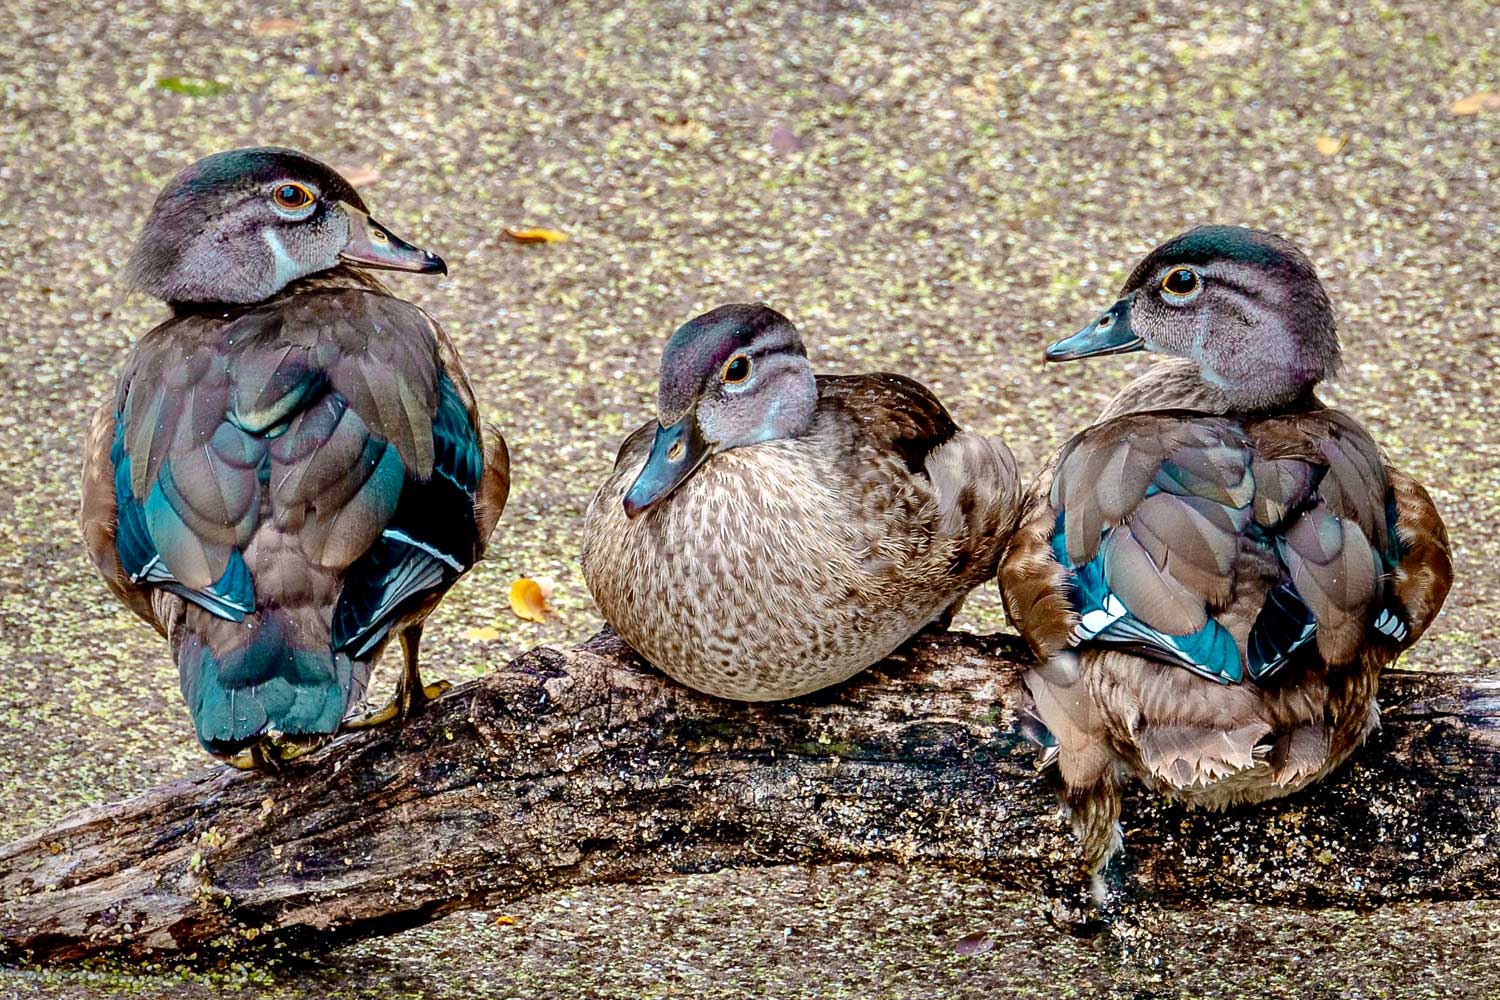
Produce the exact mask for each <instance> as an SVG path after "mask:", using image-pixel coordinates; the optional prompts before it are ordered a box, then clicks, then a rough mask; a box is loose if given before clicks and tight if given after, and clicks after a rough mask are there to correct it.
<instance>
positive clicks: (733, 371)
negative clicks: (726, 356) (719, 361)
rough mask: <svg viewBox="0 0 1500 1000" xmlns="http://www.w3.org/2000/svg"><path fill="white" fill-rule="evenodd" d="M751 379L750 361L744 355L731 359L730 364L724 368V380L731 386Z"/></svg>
mask: <svg viewBox="0 0 1500 1000" xmlns="http://www.w3.org/2000/svg"><path fill="white" fill-rule="evenodd" d="M749 377H750V359H749V358H747V357H745V356H744V355H743V354H740V355H737V356H736V357H734V358H731V359H730V361H729V364H727V365H725V366H724V375H723V379H724V381H725V382H727V383H730V384H731V385H732V384H734V383H735V382H743V381H745V379H747V378H749Z"/></svg>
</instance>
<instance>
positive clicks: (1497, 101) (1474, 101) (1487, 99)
mask: <svg viewBox="0 0 1500 1000" xmlns="http://www.w3.org/2000/svg"><path fill="white" fill-rule="evenodd" d="M1448 110H1449V111H1451V112H1453V113H1454V114H1455V115H1477V114H1479V112H1481V111H1500V94H1497V93H1496V92H1495V91H1493V90H1481V91H1479V92H1478V93H1475V94H1470V95H1469V96H1468V97H1465V98H1461V99H1460V100H1457V101H1454V102H1453V107H1451V108H1449V109H1448Z"/></svg>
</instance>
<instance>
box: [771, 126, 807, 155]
mask: <svg viewBox="0 0 1500 1000" xmlns="http://www.w3.org/2000/svg"><path fill="white" fill-rule="evenodd" d="M771 148H772V149H773V150H775V151H776V152H777V153H779V154H780V155H782V156H786V155H788V154H789V153H795V152H797V151H798V150H800V149H801V148H802V137H801V136H799V135H798V134H797V133H796V132H793V131H792V130H791V128H790V127H789V126H788V125H787V124H786V123H784V122H777V123H776V124H775V125H774V126H773V127H772V128H771Z"/></svg>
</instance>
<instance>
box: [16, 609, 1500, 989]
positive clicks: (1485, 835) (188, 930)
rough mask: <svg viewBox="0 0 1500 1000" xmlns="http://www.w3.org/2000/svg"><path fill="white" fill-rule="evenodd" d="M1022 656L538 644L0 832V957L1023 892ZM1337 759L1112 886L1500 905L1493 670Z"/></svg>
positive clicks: (1029, 768)
mask: <svg viewBox="0 0 1500 1000" xmlns="http://www.w3.org/2000/svg"><path fill="white" fill-rule="evenodd" d="M1025 660H1026V656H1025V653H1024V650H1023V649H1022V648H1021V647H1020V646H1019V644H1018V643H1017V642H1016V641H1015V640H1014V639H1011V638H1009V637H1006V636H985V637H978V636H970V635H965V634H961V633H954V634H948V635H941V636H931V637H924V638H922V639H921V640H919V641H918V642H917V643H916V644H915V646H914V647H913V649H912V653H911V656H910V658H909V662H906V663H897V662H888V663H886V664H883V665H882V666H881V667H879V668H877V669H875V670H873V671H870V672H867V673H866V674H865V675H863V676H862V677H860V678H858V679H856V680H855V681H853V682H851V683H849V684H846V685H842V686H840V687H838V688H837V689H834V690H832V691H829V692H824V693H821V694H819V695H817V696H814V697H811V698H805V699H801V700H799V701H796V702H790V703H782V704H774V705H759V706H757V705H740V704H732V703H727V702H722V701H717V700H714V699H711V698H706V697H702V696H699V695H697V694H695V693H693V692H691V691H688V690H686V689H684V688H681V687H679V686H677V685H675V684H673V683H671V682H670V681H667V680H665V679H664V678H662V677H661V676H659V675H658V674H656V673H655V672H654V671H652V670H651V669H650V668H649V667H647V666H645V665H644V664H642V663H641V662H640V661H639V660H638V659H636V658H635V657H634V656H633V654H631V653H630V651H629V650H628V649H627V648H626V647H625V646H624V645H623V644H621V643H620V642H619V641H618V640H617V639H615V638H613V637H612V636H610V635H608V634H601V635H600V636H598V637H596V638H595V639H593V640H591V641H590V642H589V643H587V644H585V645H584V646H582V647H579V648H577V649H571V650H564V649H555V648H549V647H543V648H540V649H536V650H533V651H531V652H530V653H527V654H526V655H524V656H522V657H520V658H519V659H518V660H516V661H514V662H513V663H511V664H509V665H508V666H506V667H504V668H502V669H499V670H497V671H495V672H494V673H493V674H491V675H489V676H487V677H485V678H483V679H482V680H479V681H477V682H474V683H471V684H467V685H464V686H462V687H459V688H457V689H455V690H454V691H452V692H450V693H449V694H448V695H447V696H446V697H444V698H443V699H441V700H440V701H438V702H437V703H435V704H434V705H432V706H430V707H429V710H428V711H427V712H425V713H424V714H423V715H422V716H421V717H419V718H416V719H414V720H412V721H411V722H409V723H408V724H406V725H405V726H402V727H387V728H385V729H382V730H376V731H372V732H366V733H359V734H355V735H352V736H349V737H345V738H342V739H340V740H339V741H337V742H336V743H334V744H333V745H331V746H330V747H328V748H327V749H325V750H323V751H321V752H319V753H318V754H316V755H314V756H313V757H311V758H309V759H307V760H305V761H300V762H297V763H296V764H294V765H293V766H291V767H290V768H289V769H288V770H287V771H286V772H285V773H283V774H280V775H260V774H241V773H239V772H234V771H229V770H227V769H226V770H224V771H221V772H216V773H210V774H208V775H206V776H204V777H201V778H195V779H192V780H186V781H181V782H177V783H175V784H172V785H167V786H164V787H161V788H157V789H155V790H153V791H150V792H147V793H146V794H144V795H141V796H138V797H136V798H134V799H130V800H128V801H126V802H122V803H118V804H114V805H106V806H100V807H96V808H91V809H87V810H84V811H82V812H80V813H77V814H76V815H74V816H72V817H70V818H68V819H66V820H64V821H62V822H61V823H59V824H57V825H56V826H54V827H52V828H51V829H48V830H44V831H42V832H40V833H37V834H34V835H32V836H30V837H27V838H25V839H22V840H19V841H16V842H15V843H12V844H10V845H7V846H5V847H3V848H0V958H6V959H8V960H11V961H15V960H23V961H34V962H65V961H70V960H76V959H81V958H85V957H88V956H98V955H111V956H116V957H123V958H128V959H147V958H150V959H154V960H157V961H168V962H171V961H194V960H200V961H201V960H208V959H211V958H213V957H215V956H221V955H224V954H226V953H233V954H243V953H244V952H246V951H253V950H258V949H264V948H270V949H275V950H279V951H280V952H281V953H283V954H304V953H316V952H321V951H324V950H327V949H329V948H332V947H334V946H336V945H339V944H341V943H344V942H347V941H350V940H354V939H357V938H363V937H368V936H371V935H378V934H387V933H391V932H393V931H398V930H401V929H404V928H408V927H412V926H415V925H418V924H421V923H424V922H426V921H430V920H433V919H436V918H437V917H440V916H442V915H443V914H445V913H450V912H453V911H455V910H462V909H467V908H476V907H491V906H497V905H500V904H502V903H504V902H506V901H509V900H514V899H517V898H520V897H524V896H528V895H531V894H533V893H539V892H545V891H548V890H552V889H557V888H559V887H564V886H572V885H581V884H600V883H611V882H621V881H630V880H639V879H648V878H659V877H662V876H667V875H670V874H672V873H678V872H689V871H708V870H715V869H722V868H729V867H736V866H749V865H768V864H777V863H786V862H801V863H821V862H832V861H850V860H871V861H874V860H893V859H894V860H921V861H923V862H926V863H930V864H939V865H949V866H954V867H962V868H964V869H966V870H970V871H978V872H983V873H985V874H986V875H988V876H989V877H993V878H995V879H996V880H998V881H1000V882H1003V883H1005V884H1007V885H1012V886H1017V887H1027V886H1031V887H1034V886H1036V885H1038V884H1039V883H1040V882H1041V881H1042V880H1043V879H1045V878H1049V877H1057V876H1059V874H1062V875H1063V876H1064V877H1069V878H1071V877H1073V876H1074V874H1075V869H1074V867H1073V865H1074V858H1075V853H1074V847H1073V844H1072V842H1071V839H1070V837H1069V835H1068V832H1067V830H1066V828H1065V826H1064V824H1063V823H1062V822H1061V821H1060V820H1059V818H1058V816H1057V808H1056V805H1055V800H1054V797H1053V795H1052V792H1051V791H1050V789H1049V787H1048V786H1047V783H1046V782H1044V781H1040V780H1038V779H1037V777H1036V775H1035V772H1034V754H1033V752H1032V750H1031V748H1030V747H1028V746H1026V745H1025V744H1023V743H1022V742H1021V741H1020V740H1018V739H1017V738H1016V737H1015V736H1014V735H1012V732H1011V728H1010V722H1011V718H1010V715H1011V712H1010V710H1009V709H1008V708H1007V707H1006V706H1007V705H1008V704H1010V703H1012V702H1013V701H1014V695H1015V691H1016V681H1017V677H1018V674H1019V670H1020V668H1021V667H1022V666H1023V665H1024V663H1025ZM1382 698H1383V702H1384V704H1385V726H1384V729H1383V730H1382V731H1381V732H1380V733H1379V734H1378V735H1377V736H1376V737H1375V738H1374V739H1373V740H1372V742H1371V744H1370V745H1369V746H1367V747H1366V748H1365V749H1364V750H1363V751H1361V753H1360V754H1359V755H1358V756H1357V757H1356V759H1355V761H1354V762H1353V763H1352V764H1351V765H1350V766H1348V767H1346V768H1345V769H1344V770H1343V771H1342V773H1341V774H1339V775H1338V776H1336V777H1335V778H1333V779H1331V780H1329V781H1327V782H1325V783H1323V784H1322V785H1321V786H1319V787H1317V788H1315V789H1313V790H1311V791H1309V792H1305V793H1303V794H1300V795H1297V796H1294V797H1292V798H1290V799H1287V800H1283V801H1281V802H1278V803H1272V804H1268V805H1265V806H1262V807H1258V808H1254V809H1246V810H1242V811H1238V812H1234V813H1230V814H1227V815H1215V814H1189V813H1185V812H1184V811H1182V810H1181V809H1180V808H1179V807H1176V806H1173V805H1170V804H1165V803H1162V802H1159V801H1145V800H1138V801H1132V802H1130V803H1128V804H1127V813H1126V822H1127V830H1126V847H1127V859H1128V867H1129V869H1130V870H1129V877H1130V885H1131V892H1132V893H1133V894H1134V895H1136V896H1137V897H1138V898H1139V897H1145V898H1149V899H1162V900H1167V901H1174V900H1175V901H1185V902H1191V901H1193V900H1202V899H1209V898H1221V899H1222V898H1238V899H1246V900H1255V901H1262V902H1267V903H1282V904H1297V905H1304V906H1317V905H1325V904H1338V905H1351V906H1361V907H1365V906H1375V905H1379V904H1381V903H1384V902H1388V901H1395V900H1408V899H1447V898H1480V897H1485V898H1495V897H1497V896H1500V679H1497V678H1494V677H1480V676H1465V675H1444V674H1419V673H1404V672H1393V673H1391V674H1390V675H1388V677H1387V678H1386V679H1385V681H1384V682H1383V686H1382Z"/></svg>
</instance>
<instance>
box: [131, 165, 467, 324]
mask: <svg viewBox="0 0 1500 1000" xmlns="http://www.w3.org/2000/svg"><path fill="white" fill-rule="evenodd" d="M340 263H350V264H357V265H360V266H362V267H371V268H383V269H387V270H394V271H418V272H421V273H424V274H426V273H432V272H434V271H436V272H441V273H447V266H446V265H444V263H443V259H442V258H441V257H439V256H438V255H437V254H435V253H432V252H430V251H427V250H422V249H419V248H418V247H414V246H412V245H411V244H409V243H407V242H405V241H403V240H401V239H398V238H397V237H396V236H395V235H394V234H392V233H391V232H390V230H388V229H386V228H385V227H384V226H382V225H380V224H379V223H378V222H376V221H375V220H374V219H372V218H370V215H369V212H368V211H367V210H366V208H365V203H364V202H363V201H362V200H361V199H360V197H359V194H358V192H356V191H355V190H354V188H353V186H352V185H350V184H349V182H348V181H346V180H344V178H343V177H341V176H339V174H338V172H337V171H335V170H333V169H332V168H331V167H328V166H327V165H325V164H323V163H320V162H318V161H317V160H315V159H313V158H312V157H310V156H306V155H304V154H302V153H299V152H297V151H296V150H292V149H281V148H278V147H274V146H259V147H254V148H249V149H235V150H230V151H228V152H224V153H215V154H213V155H212V156H206V157H204V158H203V159H201V160H199V161H198V162H197V163H194V164H193V165H192V166H190V167H188V168H187V169H186V170H184V171H182V173H180V174H178V175H177V176H176V177H174V178H173V179H172V181H171V182H170V183H169V184H168V185H167V186H166V188H165V189H164V190H163V191H162V193H161V194H160V195H159V196H158V197H157V199H156V204H155V205H154V206H153V207H152V209H151V215H150V217H149V218H147V220H146V224H145V226H144V227H142V229H141V235H140V238H139V239H138V240H137V241H136V246H135V250H134V252H133V253H132V254H131V257H130V263H129V264H128V265H127V267H126V276H127V278H128V280H129V281H130V283H131V284H132V285H134V286H135V287H136V288H139V289H141V290H142V291H144V292H146V293H148V294H150V295H154V296H155V297H157V298H159V299H161V300H163V301H165V302H169V303H172V304H174V305H186V304H206V303H214V304H218V303H225V304H231V303H250V302H260V301H263V300H265V299H269V298H270V297H272V296H273V295H275V294H276V293H277V292H279V291H281V290H282V289H283V288H285V287H286V286H287V285H288V284H290V283H291V282H293V281H296V280H297V279H298V278H303V277H306V276H307V275H309V274H316V273H317V272H319V271H326V270H328V269H329V268H331V267H334V266H336V265H338V264H340Z"/></svg>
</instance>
